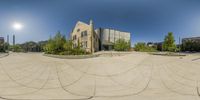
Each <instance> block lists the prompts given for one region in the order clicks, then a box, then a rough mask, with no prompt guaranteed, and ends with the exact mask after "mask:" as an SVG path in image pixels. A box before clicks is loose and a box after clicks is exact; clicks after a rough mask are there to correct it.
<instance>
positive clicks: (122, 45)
mask: <svg viewBox="0 0 200 100" xmlns="http://www.w3.org/2000/svg"><path fill="white" fill-rule="evenodd" d="M130 48H131V44H130V41H128V42H126V41H125V40H124V39H118V40H117V41H116V42H115V44H114V50H116V51H128V50H129V49H130Z"/></svg>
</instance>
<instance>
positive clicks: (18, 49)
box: [11, 44, 22, 52]
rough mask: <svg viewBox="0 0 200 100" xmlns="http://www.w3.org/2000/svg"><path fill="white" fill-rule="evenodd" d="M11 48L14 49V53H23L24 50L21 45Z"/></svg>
mask: <svg viewBox="0 0 200 100" xmlns="http://www.w3.org/2000/svg"><path fill="white" fill-rule="evenodd" d="M11 48H12V51H13V52H21V51H22V48H21V46H20V45H19V44H16V45H13V46H12V47H11Z"/></svg>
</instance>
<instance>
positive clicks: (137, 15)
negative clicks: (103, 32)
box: [0, 0, 200, 44]
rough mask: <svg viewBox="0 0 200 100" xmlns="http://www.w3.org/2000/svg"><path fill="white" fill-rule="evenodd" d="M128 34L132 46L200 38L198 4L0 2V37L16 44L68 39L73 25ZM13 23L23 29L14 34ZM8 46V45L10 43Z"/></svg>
mask: <svg viewBox="0 0 200 100" xmlns="http://www.w3.org/2000/svg"><path fill="white" fill-rule="evenodd" d="M90 19H92V20H93V21H94V24H95V27H96V28H98V27H103V28H114V29H118V30H121V31H129V32H131V35H132V37H131V40H132V43H133V44H135V43H137V42H160V41H162V40H163V38H164V36H165V35H166V34H167V33H168V32H173V33H174V35H175V38H176V42H177V43H178V38H179V37H181V38H183V37H193V36H200V0H0V36H6V35H7V34H9V35H10V40H12V39H11V35H12V34H15V35H16V42H17V43H22V42H25V41H30V40H32V41H40V40H47V39H48V38H49V37H50V36H53V35H55V33H56V32H57V31H58V30H60V31H61V32H62V34H65V35H68V34H69V33H70V31H71V30H72V28H73V27H74V25H75V23H76V22H77V21H79V20H80V21H83V22H87V23H88V22H89V20H90ZM14 22H19V23H22V24H23V26H24V28H23V29H22V30H19V31H15V30H14V29H13V28H12V24H13V23H14ZM10 42H11V41H10Z"/></svg>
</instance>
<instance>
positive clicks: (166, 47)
mask: <svg viewBox="0 0 200 100" xmlns="http://www.w3.org/2000/svg"><path fill="white" fill-rule="evenodd" d="M162 50H163V51H171V52H174V51H176V44H175V39H174V35H173V33H172V32H169V33H168V35H167V36H165V39H164V42H163V44H162Z"/></svg>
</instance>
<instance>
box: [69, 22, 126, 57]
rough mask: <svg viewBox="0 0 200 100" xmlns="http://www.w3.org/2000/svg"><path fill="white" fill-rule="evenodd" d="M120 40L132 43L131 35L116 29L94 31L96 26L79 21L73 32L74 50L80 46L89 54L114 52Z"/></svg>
mask: <svg viewBox="0 0 200 100" xmlns="http://www.w3.org/2000/svg"><path fill="white" fill-rule="evenodd" d="M118 39H124V40H126V41H127V42H128V41H130V33H129V32H122V31H118V30H114V29H104V28H98V29H96V30H95V29H94V24H93V22H92V21H90V23H89V24H86V23H83V22H81V21H78V22H77V23H76V25H75V27H74V29H73V30H72V32H71V40H72V42H73V48H75V47H78V46H80V47H81V48H82V49H84V50H86V51H87V52H90V53H93V52H96V51H100V50H112V49H113V46H114V43H115V42H116V41H117V40H118Z"/></svg>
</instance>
